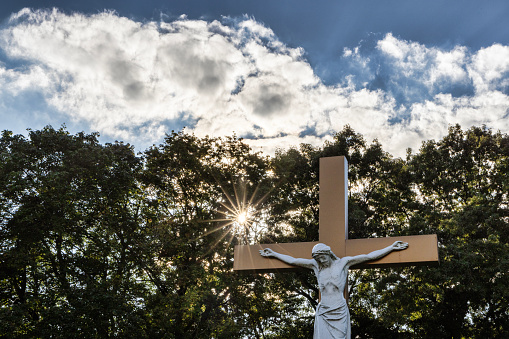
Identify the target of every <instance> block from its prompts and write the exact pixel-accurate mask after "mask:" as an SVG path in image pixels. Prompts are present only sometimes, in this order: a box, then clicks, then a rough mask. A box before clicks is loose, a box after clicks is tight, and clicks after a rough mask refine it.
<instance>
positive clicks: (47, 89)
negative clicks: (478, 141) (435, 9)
mask: <svg viewBox="0 0 509 339" xmlns="http://www.w3.org/2000/svg"><path fill="white" fill-rule="evenodd" d="M0 46H1V47H0V48H2V51H3V52H4V53H5V55H6V56H7V57H6V58H5V60H0V108H2V110H4V111H6V112H7V111H8V112H12V115H13V116H14V114H17V115H18V119H19V117H21V116H23V112H22V109H24V108H23V107H22V106H19V107H18V106H17V105H16V104H13V103H16V102H17V103H20V102H21V101H23V100H25V101H27V100H30V98H31V97H30V96H29V94H28V93H38V95H39V98H40V101H41V100H42V102H43V103H44V105H40V102H39V103H38V104H39V105H40V107H39V109H40V110H41V111H45V112H46V114H53V113H54V112H57V113H59V114H61V115H65V116H67V117H69V118H70V119H72V120H73V121H75V122H80V123H84V124H85V125H87V126H88V127H87V129H88V130H92V131H93V130H98V131H99V132H101V134H103V135H109V136H110V137H112V138H118V139H123V140H125V141H127V142H131V143H133V144H135V145H137V146H138V147H142V148H143V147H146V146H148V145H151V144H152V143H158V142H160V141H161V140H162V137H163V135H164V133H166V132H169V131H170V130H171V129H175V128H176V129H180V128H181V127H182V126H184V125H187V126H188V130H190V131H194V132H195V133H197V134H198V135H206V134H208V135H231V134H232V133H233V132H236V133H237V134H238V135H240V136H247V137H254V138H255V139H253V140H252V141H250V142H251V144H252V145H253V146H257V147H262V146H263V149H264V150H266V151H268V152H272V151H273V150H274V149H275V148H276V147H286V146H291V145H293V146H296V145H297V144H298V143H299V142H310V143H312V144H314V145H320V144H322V143H323V141H324V139H326V138H329V137H330V134H331V133H333V132H335V131H339V130H341V129H342V128H343V126H344V125H345V124H350V125H351V126H352V127H353V128H354V129H355V130H356V131H358V132H360V133H362V134H364V135H365V136H366V138H367V139H368V140H371V139H374V138H378V139H379V140H380V141H381V142H382V144H383V145H384V147H385V149H387V150H388V151H390V152H392V153H393V154H395V155H398V156H401V155H404V152H405V149H406V147H413V148H416V147H419V144H420V142H421V141H422V140H426V139H429V138H440V137H442V136H443V135H444V134H445V133H446V131H447V127H448V125H449V124H455V123H460V124H462V125H463V126H464V127H469V126H471V125H479V124H482V123H484V124H486V125H488V126H489V127H493V128H495V129H501V130H502V131H504V132H508V131H509V124H508V123H507V122H506V120H507V119H506V118H505V116H506V114H507V113H508V109H509V99H508V89H509V82H508V81H509V80H508V79H509V76H508V73H509V61H508V60H509V47H508V46H501V45H493V46H490V47H487V48H484V49H481V50H479V51H477V52H471V51H469V50H468V48H466V47H464V46H456V47H453V48H451V49H449V50H446V49H440V48H438V47H427V46H425V45H422V44H419V43H417V42H409V41H405V40H402V39H398V38H396V37H394V36H393V35H391V34H387V35H386V36H385V37H383V38H382V39H380V40H378V41H376V43H375V44H373V46H374V47H373V48H370V49H369V48H364V47H363V46H358V47H355V48H352V49H345V51H344V53H343V56H342V57H341V58H342V60H343V61H344V62H345V63H349V65H350V68H349V70H350V72H349V73H348V74H345V78H344V79H342V80H341V81H340V82H339V83H338V85H336V86H326V85H324V84H323V83H322V82H321V81H320V79H319V78H318V77H317V76H316V75H315V73H314V72H313V69H312V67H311V66H310V65H309V63H308V62H307V61H306V60H305V59H304V51H303V50H302V49H301V48H292V47H289V46H287V45H285V44H284V43H283V42H281V41H279V40H278V38H277V37H276V36H275V34H274V32H273V31H272V30H271V29H270V28H268V27H265V26H264V25H262V24H260V23H258V22H256V21H255V20H254V19H252V18H241V19H225V21H224V22H219V21H213V22H207V21H203V20H188V19H186V18H185V17H181V18H179V19H177V20H175V21H172V22H146V23H141V22H136V21H133V20H130V19H128V18H123V17H119V16H118V15H116V14H115V13H112V12H104V13H100V14H96V15H82V14H78V13H76V14H73V15H66V14H63V13H60V12H58V11H56V10H53V11H32V10H23V11H21V12H19V13H17V14H15V15H13V16H12V18H11V20H10V22H8V23H7V24H6V25H5V26H4V27H3V28H2V29H1V30H0ZM2 61H3V64H2V63H1V62H2ZM34 105H36V103H34ZM25 108H26V107H25ZM51 112H53V113H51ZM13 119H14V117H13ZM27 123H28V122H27ZM26 127H32V126H29V125H28V126H26Z"/></svg>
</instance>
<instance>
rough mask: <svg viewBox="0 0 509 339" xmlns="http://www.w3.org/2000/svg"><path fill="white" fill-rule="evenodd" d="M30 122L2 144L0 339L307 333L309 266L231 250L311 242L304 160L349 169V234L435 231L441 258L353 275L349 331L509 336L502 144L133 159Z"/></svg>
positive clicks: (191, 150)
mask: <svg viewBox="0 0 509 339" xmlns="http://www.w3.org/2000/svg"><path fill="white" fill-rule="evenodd" d="M97 136H98V135H97V134H85V133H77V134H76V135H70V134H69V133H68V132H67V131H66V130H65V128H61V129H59V130H55V129H53V128H51V127H46V128H44V129H42V130H39V131H30V132H29V135H28V137H24V136H21V135H13V134H12V133H11V132H8V131H4V132H3V134H2V137H1V138H0V218H1V219H0V300H1V303H0V324H1V325H0V326H1V327H0V336H1V335H4V336H5V337H8V338H21V337H23V338H27V337H28V338H30V337H84V338H103V337H119V338H121V337H140V338H246V337H247V338H259V337H263V338H309V337H310V336H311V333H312V330H313V312H314V308H315V306H316V303H317V300H318V293H317V292H318V289H317V288H316V282H315V279H314V277H313V275H312V274H310V273H309V272H305V271H296V272H293V273H291V274H287V273H285V274H278V273H272V274H263V275H260V274H258V275H240V274H236V273H234V272H233V270H232V264H233V249H234V245H235V244H245V243H255V242H256V243H260V242H295V241H316V240H317V239H318V234H317V230H318V208H319V206H318V163H319V161H318V160H319V158H320V157H324V156H334V155H344V156H346V157H347V159H348V161H349V168H350V169H349V171H350V174H349V181H350V190H349V229H350V230H349V236H350V237H351V238H366V237H383V236H391V235H411V234H428V233H437V234H438V237H439V242H440V243H439V246H440V250H439V252H440V265H439V266H437V267H410V268H395V269H370V270H362V271H361V270H359V271H352V272H351V274H350V277H349V282H350V286H351V289H350V311H351V315H352V322H353V324H352V325H353V326H352V331H353V334H354V336H356V337H358V338H382V337H391V338H467V337H468V338H471V337H472V338H503V337H507V336H508V334H509V333H508V331H509V311H508V310H509V303H508V300H509V295H508V293H509V292H508V289H507V286H508V285H509V281H508V280H509V278H508V275H507V272H508V271H509V267H508V265H509V244H508V241H507V239H508V236H509V234H508V232H509V227H508V226H509V225H508V221H509V215H508V206H509V202H508V194H507V192H508V185H509V179H508V177H507V173H508V170H509V159H508V155H509V137H508V136H507V135H505V134H501V133H494V132H493V131H491V130H489V129H487V128H485V127H473V128H471V129H469V130H467V131H463V130H462V129H461V128H460V127H459V126H453V127H451V128H450V130H449V134H448V135H447V136H446V137H444V138H443V139H442V140H439V141H434V140H431V141H427V142H425V143H423V145H422V147H421V149H420V150H418V152H416V153H415V154H412V153H411V151H409V152H408V156H407V158H406V159H399V158H393V157H392V156H391V155H390V154H388V153H387V152H385V151H384V150H383V147H382V145H381V144H380V143H379V142H377V141H376V140H375V141H373V142H371V143H367V142H366V141H365V140H364V139H363V137H362V135H360V134H358V133H356V132H355V131H354V130H353V129H351V128H350V127H348V126H347V127H345V128H344V129H343V130H342V131H340V132H339V133H337V134H336V135H335V136H334V137H333V139H332V140H331V141H330V142H327V143H325V144H324V145H323V146H322V147H312V146H310V145H306V144H303V145H300V146H299V147H295V148H291V149H289V150H279V151H278V152H277V153H276V155H275V156H274V157H268V156H263V155H262V154H260V153H255V152H253V151H252V150H251V149H250V148H249V147H248V146H247V145H246V144H245V143H244V142H243V141H242V140H241V139H239V138H237V137H235V136H233V137H227V138H210V137H204V138H199V137H196V136H194V135H192V134H187V133H184V132H179V133H172V134H170V135H168V136H167V137H166V139H165V142H164V143H163V144H162V145H159V146H157V147H156V146H154V147H151V148H150V149H148V150H146V151H145V152H144V153H143V154H142V155H139V156H136V155H135V154H134V151H133V148H132V147H131V146H130V145H125V144H123V143H119V142H117V143H114V144H105V145H101V144H100V143H99V142H98V140H97Z"/></svg>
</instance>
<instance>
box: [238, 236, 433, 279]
mask: <svg viewBox="0 0 509 339" xmlns="http://www.w3.org/2000/svg"><path fill="white" fill-rule="evenodd" d="M397 240H401V241H404V242H407V243H408V245H409V246H408V248H407V249H406V250H404V251H394V252H392V253H390V254H389V255H387V256H385V257H383V258H381V259H378V260H373V261H370V262H367V263H364V264H362V265H358V266H354V267H352V268H354V269H355V268H367V267H369V268H375V267H397V266H408V265H430V264H436V263H438V246H437V236H436V234H430V235H411V236H401V237H387V238H367V239H347V240H346V255H347V256H354V255H359V254H367V253H370V252H372V251H375V250H379V249H381V248H384V247H387V246H389V245H391V244H392V243H394V242H395V241H397ZM316 244H318V242H317V241H316V242H315V241H313V242H300V243H284V244H257V245H237V246H235V253H234V257H235V261H234V263H233V269H234V270H235V271H244V272H249V271H253V272H254V271H256V272H276V271H279V270H282V269H283V270H287V269H298V268H296V267H295V266H291V265H288V264H285V263H284V262H282V261H280V260H271V259H268V258H265V257H262V256H261V255H260V253H259V251H260V250H261V249H264V248H271V249H273V250H274V251H276V252H279V253H281V254H287V255H291V256H292V257H295V258H306V259H311V250H312V249H313V246H315V245H316Z"/></svg>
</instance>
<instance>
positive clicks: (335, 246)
mask: <svg viewBox="0 0 509 339" xmlns="http://www.w3.org/2000/svg"><path fill="white" fill-rule="evenodd" d="M319 214H320V215H319V241H318V242H300V243H285V244H259V245H237V246H235V253H234V262H233V269H234V270H235V271H253V272H274V271H280V270H285V269H295V267H294V266H290V265H288V264H286V263H283V262H282V261H280V260H274V259H267V258H264V257H262V256H261V255H260V252H259V251H260V250H261V249H264V248H270V249H273V250H274V251H276V252H279V253H281V254H287V255H290V256H292V257H295V258H307V259H311V250H312V248H313V246H314V245H316V244H318V243H319V242H321V243H324V244H327V245H329V246H330V247H331V249H332V251H333V252H334V253H335V254H336V255H337V256H338V257H344V256H354V255H358V254H368V253H370V252H372V251H375V250H378V249H380V248H384V247H387V246H389V245H391V244H392V243H394V242H395V241H396V240H401V241H403V242H407V243H408V244H409V246H408V248H407V249H406V250H404V251H394V252H392V253H390V254H388V255H387V256H385V257H383V258H381V259H378V260H374V261H371V262H367V263H365V264H362V265H359V266H354V267H353V268H361V267H394V266H408V265H426V264H433V263H437V262H438V243H437V236H436V234H430V235H415V236H401V237H386V238H367V239H348V163H347V161H346V159H345V157H343V156H340V157H329V158H321V159H320V211H319Z"/></svg>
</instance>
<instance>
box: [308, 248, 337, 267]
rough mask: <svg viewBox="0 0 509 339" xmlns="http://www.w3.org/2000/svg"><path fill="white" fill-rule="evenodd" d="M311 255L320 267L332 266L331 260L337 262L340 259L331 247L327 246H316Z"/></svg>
mask: <svg viewBox="0 0 509 339" xmlns="http://www.w3.org/2000/svg"><path fill="white" fill-rule="evenodd" d="M311 255H312V256H313V258H314V259H315V260H316V261H317V262H318V263H319V264H320V265H327V264H330V261H331V260H336V259H338V257H336V255H335V254H334V253H332V250H331V248H330V247H329V246H327V245H325V244H322V243H320V244H316V245H315V246H314V247H313V250H312V251H311Z"/></svg>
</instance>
